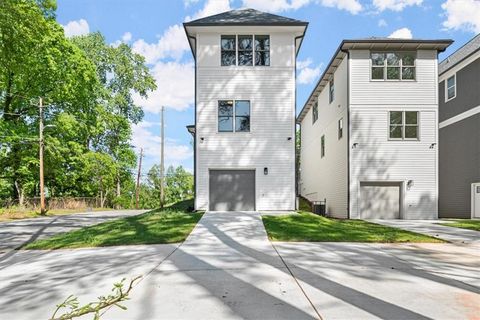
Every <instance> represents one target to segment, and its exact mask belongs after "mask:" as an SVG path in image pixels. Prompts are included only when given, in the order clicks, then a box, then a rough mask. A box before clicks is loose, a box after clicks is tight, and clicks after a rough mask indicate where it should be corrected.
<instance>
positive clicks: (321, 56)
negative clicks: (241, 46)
mask: <svg viewBox="0 0 480 320" xmlns="http://www.w3.org/2000/svg"><path fill="white" fill-rule="evenodd" d="M239 8H254V9H257V10H261V11H266V12H270V13H274V14H279V15H283V16H287V17H290V18H295V19H299V20H303V21H307V22H309V26H308V30H307V33H306V36H305V39H304V42H303V44H302V47H301V50H300V52H299V54H298V57H297V61H298V62H297V68H298V70H297V113H298V112H299V111H300V110H301V108H302V107H303V104H304V102H305V100H306V99H307V97H308V96H309V94H310V92H311V91H312V90H313V87H314V86H315V84H316V81H317V80H318V78H319V76H320V75H321V73H322V72H323V70H324V68H325V67H326V66H327V64H328V62H329V61H330V58H331V56H332V55H333V54H334V52H335V50H336V48H337V47H338V45H339V44H340V42H341V41H342V40H343V39H355V38H365V37H371V36H390V37H395V38H412V37H413V38H420V39H453V40H454V41H455V42H454V43H453V44H452V45H451V46H450V48H448V49H447V51H446V52H444V53H442V54H441V55H440V59H444V58H445V57H447V56H448V55H450V54H451V53H453V52H454V51H455V50H456V49H458V48H459V47H461V46H462V45H463V44H465V43H466V42H467V41H468V40H470V39H471V38H472V37H474V36H475V35H476V34H478V33H480V0H58V10H57V20H58V22H59V23H61V24H62V25H63V26H64V30H65V34H66V35H67V36H75V35H82V34H86V33H88V32H95V31H100V32H101V33H102V34H103V35H104V36H105V37H106V39H107V41H108V42H109V43H111V44H118V43H121V42H124V43H127V44H129V45H130V46H131V47H132V49H133V50H134V51H135V52H137V53H139V54H142V55H144V56H145V58H146V62H147V65H148V67H149V68H150V70H151V74H152V75H153V77H154V78H155V79H156V82H157V86H158V89H157V90H156V91H155V92H152V93H150V95H149V98H148V99H146V100H144V99H141V98H139V97H135V102H136V103H137V104H139V105H140V106H141V107H142V108H143V110H144V111H145V117H144V119H143V121H142V122H140V123H139V124H137V125H134V126H133V128H132V129H133V135H132V144H133V145H134V146H135V147H136V149H137V152H139V150H140V148H143V150H144V154H145V157H144V163H143V168H144V169H143V170H142V171H143V172H147V171H148V169H149V168H150V167H151V166H152V165H153V164H156V163H160V143H161V139H160V110H161V107H162V106H165V108H166V111H165V140H166V141H165V164H166V166H169V165H173V166H179V165H182V166H183V167H185V168H186V169H187V170H188V171H190V172H192V171H193V149H192V146H193V143H192V137H191V135H190V134H189V133H188V132H187V130H186V128H185V126H187V125H189V124H193V123H194V108H193V102H194V69H193V68H194V64H193V57H192V53H191V51H190V47H189V45H188V42H187V39H186V36H185V33H184V29H183V26H182V23H183V22H185V21H190V20H194V19H197V18H201V17H205V16H209V15H212V14H217V13H220V12H224V11H228V10H231V9H239Z"/></svg>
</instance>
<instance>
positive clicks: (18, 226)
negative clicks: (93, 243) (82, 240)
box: [0, 210, 147, 256]
mask: <svg viewBox="0 0 480 320" xmlns="http://www.w3.org/2000/svg"><path fill="white" fill-rule="evenodd" d="M146 211H147V210H113V211H92V212H84V213H74V214H69V215H60V216H50V217H44V218H43V217H42V218H33V219H22V220H15V221H9V222H2V223H0V256H1V255H2V253H5V252H7V251H9V250H12V249H15V248H19V247H21V246H23V245H24V244H26V243H29V242H32V241H35V240H37V239H43V238H48V237H51V236H53V235H56V234H58V233H62V232H67V231H71V230H75V229H79V228H83V227H85V226H89V225H93V224H98V223H101V222H104V221H107V220H112V219H118V218H122V217H127V216H132V215H137V214H140V213H143V212H146Z"/></svg>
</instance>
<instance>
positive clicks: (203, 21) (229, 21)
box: [184, 8, 308, 27]
mask: <svg viewBox="0 0 480 320" xmlns="http://www.w3.org/2000/svg"><path fill="white" fill-rule="evenodd" d="M184 25H185V26H187V27H188V26H199V27H200V26H237V25H247V26H306V25H308V22H304V21H300V20H296V19H291V18H287V17H282V16H278V15H275V14H271V13H266V12H262V11H258V10H255V9H250V8H246V9H237V10H231V11H227V12H223V13H219V14H216V15H213V16H209V17H205V18H200V19H197V20H193V21H189V22H185V23H184Z"/></svg>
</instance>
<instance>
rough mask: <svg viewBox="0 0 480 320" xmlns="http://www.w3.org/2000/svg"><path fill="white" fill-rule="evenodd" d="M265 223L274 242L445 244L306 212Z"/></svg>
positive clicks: (384, 227) (426, 237)
mask: <svg viewBox="0 0 480 320" xmlns="http://www.w3.org/2000/svg"><path fill="white" fill-rule="evenodd" d="M262 219H263V223H264V225H265V229H266V230H267V233H268V237H269V238H270V239H271V240H273V241H319V242H388V243H391V242H444V241H443V240H440V239H437V238H434V237H430V236H425V235H421V234H418V233H414V232H410V231H405V230H401V229H398V228H392V227H387V226H383V225H379V224H376V223H371V222H367V221H363V220H339V219H332V218H326V217H321V216H318V215H314V214H312V213H309V212H304V211H300V212H299V213H298V214H292V215H284V216H263V217H262Z"/></svg>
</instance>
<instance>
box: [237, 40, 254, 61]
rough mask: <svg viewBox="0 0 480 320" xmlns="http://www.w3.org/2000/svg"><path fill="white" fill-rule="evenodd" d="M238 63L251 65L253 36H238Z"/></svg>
mask: <svg viewBox="0 0 480 320" xmlns="http://www.w3.org/2000/svg"><path fill="white" fill-rule="evenodd" d="M238 65H239V66H251V65H253V38H252V36H238Z"/></svg>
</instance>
